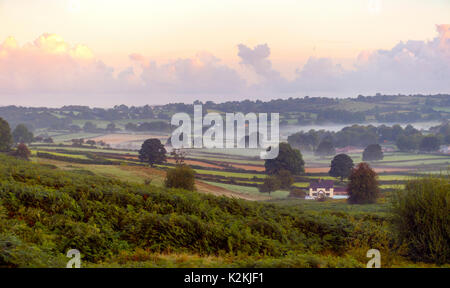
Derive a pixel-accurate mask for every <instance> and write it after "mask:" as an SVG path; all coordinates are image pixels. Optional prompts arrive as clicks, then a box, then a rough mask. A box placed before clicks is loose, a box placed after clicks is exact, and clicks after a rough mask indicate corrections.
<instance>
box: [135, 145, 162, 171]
mask: <svg viewBox="0 0 450 288" xmlns="http://www.w3.org/2000/svg"><path fill="white" fill-rule="evenodd" d="M166 153H167V151H166V148H164V145H163V144H161V141H160V140H159V139H156V138H152V139H147V140H145V142H144V143H143V144H142V146H141V149H140V150H139V160H141V161H142V162H147V163H148V164H150V166H152V167H153V166H154V165H155V164H162V163H164V162H166Z"/></svg>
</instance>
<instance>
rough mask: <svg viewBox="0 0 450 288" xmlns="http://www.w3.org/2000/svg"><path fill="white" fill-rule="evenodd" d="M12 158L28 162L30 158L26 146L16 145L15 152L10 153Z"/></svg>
mask: <svg viewBox="0 0 450 288" xmlns="http://www.w3.org/2000/svg"><path fill="white" fill-rule="evenodd" d="M12 154H13V156H15V157H17V158H20V159H25V160H28V159H29V158H30V156H31V152H30V150H29V149H28V147H27V145H25V144H23V143H20V144H19V145H17V148H16V150H15V151H14V152H13V153H12Z"/></svg>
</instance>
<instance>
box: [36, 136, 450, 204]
mask: <svg viewBox="0 0 450 288" xmlns="http://www.w3.org/2000/svg"><path fill="white" fill-rule="evenodd" d="M155 136H157V135H153V134H136V135H131V134H108V135H102V136H96V137H94V138H92V139H95V140H96V141H99V140H102V141H105V142H106V143H108V144H111V146H112V144H115V143H116V144H119V143H126V142H128V143H131V142H134V143H136V145H138V144H139V145H140V144H141V143H142V141H143V140H144V139H146V138H147V137H155ZM67 144H68V142H65V143H64V144H53V145H50V144H46V145H43V144H41V145H34V146H32V147H31V149H32V153H33V161H36V162H39V163H45V164H51V165H55V166H57V167H59V168H62V169H66V170H80V171H88V172H90V173H94V174H97V175H101V176H106V177H115V178H117V179H120V180H123V181H130V182H135V183H145V182H149V183H150V182H151V183H152V184H154V185H157V186H162V185H163V181H164V176H165V169H168V168H170V167H173V165H175V161H174V159H171V158H170V157H169V158H168V162H167V164H165V165H158V167H157V168H150V167H148V166H147V165H145V164H143V163H141V162H140V161H139V159H138V153H137V151H136V150H129V149H125V150H124V149H113V148H102V147H95V146H91V147H90V146H83V147H74V146H71V145H67ZM185 151H186V158H185V163H186V164H188V165H190V166H192V167H193V168H194V170H195V172H196V177H197V183H196V185H197V189H198V191H199V192H202V193H211V194H214V195H226V196H228V197H235V198H242V199H248V200H270V199H277V200H280V199H285V198H287V197H288V195H289V192H288V191H276V192H274V193H271V194H270V195H269V194H267V193H260V192H259V191H258V188H257V187H258V185H260V184H261V183H262V181H263V179H264V178H265V177H266V175H265V174H264V171H265V168H264V162H263V161H262V160H260V159H259V158H258V155H259V151H257V150H252V149H251V150H243V149H223V150H221V149H191V150H185ZM38 153H39V154H38ZM303 156H304V160H305V162H306V167H305V174H304V175H301V176H296V177H295V183H294V186H296V187H299V188H303V189H306V188H308V187H309V183H310V181H313V180H317V179H328V180H334V181H335V185H337V186H340V187H342V186H345V185H346V183H345V181H344V182H343V183H341V182H339V181H338V179H336V178H333V177H331V176H329V175H328V171H329V165H330V162H331V160H332V157H317V156H314V155H313V154H310V153H304V155H303ZM349 156H351V157H352V159H353V160H354V162H355V164H357V163H359V162H360V161H361V158H362V157H361V154H360V153H351V154H349ZM370 165H371V166H372V167H373V168H374V169H375V171H376V172H377V173H379V183H380V188H381V190H382V191H383V192H388V191H391V190H394V189H399V188H402V187H403V183H404V182H405V181H407V180H408V179H410V178H411V177H413V176H417V175H422V174H430V173H433V174H435V173H437V174H438V173H442V172H444V171H447V170H448V169H449V165H450V156H449V155H437V154H416V153H400V152H388V153H385V157H384V159H383V160H381V161H375V162H371V163H370Z"/></svg>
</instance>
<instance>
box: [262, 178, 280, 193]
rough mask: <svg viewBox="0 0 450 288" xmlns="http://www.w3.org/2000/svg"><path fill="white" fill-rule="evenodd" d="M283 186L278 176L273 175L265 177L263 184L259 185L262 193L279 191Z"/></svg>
mask: <svg viewBox="0 0 450 288" xmlns="http://www.w3.org/2000/svg"><path fill="white" fill-rule="evenodd" d="M280 186H281V183H280V180H279V179H278V177H277V176H274V175H271V176H266V178H264V182H263V184H262V185H260V186H259V187H258V189H259V192H261V193H269V195H270V193H271V192H274V191H277V190H278V189H279V188H280Z"/></svg>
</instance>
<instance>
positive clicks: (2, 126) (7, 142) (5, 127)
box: [0, 118, 12, 152]
mask: <svg viewBox="0 0 450 288" xmlns="http://www.w3.org/2000/svg"><path fill="white" fill-rule="evenodd" d="M11 144H12V136H11V128H10V127H9V124H8V122H6V121H5V120H3V118H0V152H8V151H9V150H10V149H11Z"/></svg>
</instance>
